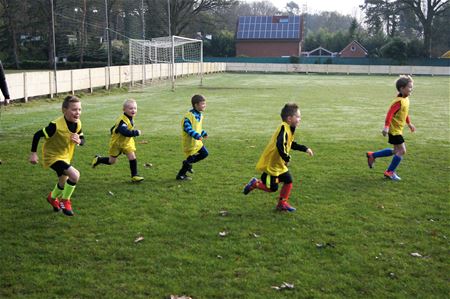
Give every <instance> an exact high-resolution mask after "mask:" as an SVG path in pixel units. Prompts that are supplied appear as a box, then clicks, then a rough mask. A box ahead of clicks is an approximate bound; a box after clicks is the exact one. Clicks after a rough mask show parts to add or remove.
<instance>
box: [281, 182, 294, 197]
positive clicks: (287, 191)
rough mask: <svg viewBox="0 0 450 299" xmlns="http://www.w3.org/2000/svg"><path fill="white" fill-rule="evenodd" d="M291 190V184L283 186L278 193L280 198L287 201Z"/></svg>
mask: <svg viewBox="0 0 450 299" xmlns="http://www.w3.org/2000/svg"><path fill="white" fill-rule="evenodd" d="M291 190H292V183H289V184H284V185H283V188H281V191H280V198H282V199H284V200H288V199H289V195H291Z"/></svg>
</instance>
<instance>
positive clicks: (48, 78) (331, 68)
mask: <svg viewBox="0 0 450 299" xmlns="http://www.w3.org/2000/svg"><path fill="white" fill-rule="evenodd" d="M224 71H227V72H264V73H306V74H308V73H321V74H366V75H372V74H374V75H378V74H382V75H398V74H410V75H431V76H450V67H442V66H395V65H392V66H390V65H342V64H280V63H267V64H265V63H224V62H206V63H203V73H204V74H210V73H217V72H224ZM200 73H201V68H200V64H198V63H177V64H176V71H175V77H177V78H178V77H183V76H189V75H199V74H200ZM53 76H54V73H53V71H45V72H27V73H17V74H6V81H7V83H8V89H9V94H10V96H11V99H12V100H17V99H24V100H25V101H27V100H28V98H30V97H39V96H48V97H53V95H54V94H55V92H56V88H55V81H54V77H53ZM108 76H110V77H109V80H108ZM57 79H58V83H57V84H58V93H72V94H74V93H75V92H77V91H81V90H85V91H89V92H92V91H93V89H94V88H106V89H109V88H110V86H109V85H108V83H110V84H111V85H114V86H122V85H124V84H125V85H134V84H141V83H142V80H143V79H144V80H146V81H150V80H167V79H170V69H169V65H168V64H149V65H146V66H145V67H142V66H140V65H135V66H133V69H131V67H130V66H114V67H111V68H110V69H109V71H108V68H107V67H105V68H91V69H79V70H66V71H58V72H57ZM2 101H4V98H3V95H1V94H0V102H2Z"/></svg>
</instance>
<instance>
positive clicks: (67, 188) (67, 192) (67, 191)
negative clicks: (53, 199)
mask: <svg viewBox="0 0 450 299" xmlns="http://www.w3.org/2000/svg"><path fill="white" fill-rule="evenodd" d="M72 184H73V185H72ZM75 187H76V185H75V184H74V183H72V182H70V183H69V181H67V182H66V184H65V185H64V190H63V191H62V198H63V199H70V198H71V196H72V193H73V191H74V190H75Z"/></svg>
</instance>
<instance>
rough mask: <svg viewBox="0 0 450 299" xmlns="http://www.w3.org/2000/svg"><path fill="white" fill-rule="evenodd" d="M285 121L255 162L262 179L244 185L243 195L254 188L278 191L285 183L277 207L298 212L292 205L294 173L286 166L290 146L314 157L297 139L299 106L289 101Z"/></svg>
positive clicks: (299, 117) (255, 179)
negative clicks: (280, 185) (290, 199)
mask: <svg viewBox="0 0 450 299" xmlns="http://www.w3.org/2000/svg"><path fill="white" fill-rule="evenodd" d="M281 119H282V123H281V125H279V126H278V128H277V130H276V131H275V133H274V134H273V136H272V139H271V140H270V142H269V144H268V145H267V146H266V148H265V150H264V152H263V153H262V155H261V157H260V158H259V161H258V163H257V164H256V169H257V170H258V171H261V172H262V175H261V180H258V179H257V178H252V179H251V180H250V182H248V184H247V185H246V186H245V188H244V194H245V195H247V194H248V193H250V191H252V190H253V189H260V190H263V191H265V192H275V191H277V190H278V183H279V182H282V183H283V187H282V188H281V191H280V196H279V198H278V204H277V206H276V209H277V210H279V211H289V212H293V211H295V208H294V207H292V206H291V205H289V203H288V200H289V195H290V194H291V190H292V176H291V174H290V173H289V169H288V167H287V165H288V163H289V161H290V160H291V156H290V155H289V152H290V150H291V149H293V150H298V151H302V152H306V153H307V154H308V155H310V156H313V155H314V153H313V151H312V150H311V149H310V148H308V147H306V146H304V145H301V144H298V143H296V142H295V141H294V133H295V129H296V128H297V127H298V125H299V124H300V120H301V114H300V109H299V107H298V105H297V104H295V103H288V104H286V105H285V106H284V107H283V109H282V110H281Z"/></svg>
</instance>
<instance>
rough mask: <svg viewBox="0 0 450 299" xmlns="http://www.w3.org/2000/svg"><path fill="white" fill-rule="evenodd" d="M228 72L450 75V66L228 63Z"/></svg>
mask: <svg viewBox="0 0 450 299" xmlns="http://www.w3.org/2000/svg"><path fill="white" fill-rule="evenodd" d="M226 65H227V66H226V71H227V72H267V73H272V72H279V73H306V74H307V73H322V74H367V75H371V74H374V75H375V74H377V75H378V74H380V75H398V74H410V75H431V76H450V67H442V66H398V65H343V64H279V63H267V64H263V63H227V64H226Z"/></svg>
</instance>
